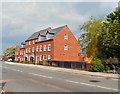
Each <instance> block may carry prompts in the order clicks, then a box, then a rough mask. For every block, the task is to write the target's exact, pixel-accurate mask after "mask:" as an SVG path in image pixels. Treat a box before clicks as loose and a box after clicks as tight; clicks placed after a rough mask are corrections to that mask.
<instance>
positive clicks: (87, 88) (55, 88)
mask: <svg viewBox="0 0 120 94" xmlns="http://www.w3.org/2000/svg"><path fill="white" fill-rule="evenodd" d="M1 68H2V81H6V85H5V87H4V90H5V91H7V92H118V80H117V79H105V78H102V77H92V76H87V75H80V74H73V73H72V72H71V73H65V72H58V71H56V70H52V69H51V70H48V69H43V68H35V67H28V66H18V65H11V64H6V63H3V64H2V66H0V70H1Z"/></svg>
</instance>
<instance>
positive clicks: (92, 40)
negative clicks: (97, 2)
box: [78, 17, 103, 57]
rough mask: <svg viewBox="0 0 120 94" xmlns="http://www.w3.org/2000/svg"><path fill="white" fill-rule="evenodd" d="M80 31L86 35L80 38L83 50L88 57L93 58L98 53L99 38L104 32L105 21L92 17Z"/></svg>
mask: <svg viewBox="0 0 120 94" xmlns="http://www.w3.org/2000/svg"><path fill="white" fill-rule="evenodd" d="M80 30H83V31H84V33H83V34H82V35H81V36H80V37H79V39H78V41H79V42H80V44H81V47H83V48H82V49H83V50H84V49H85V50H86V53H87V56H88V57H93V56H94V55H95V54H96V52H97V42H98V36H99V34H100V33H101V32H102V31H103V19H95V18H93V17H91V19H90V20H89V21H87V22H86V23H84V24H83V25H82V26H81V28H80Z"/></svg>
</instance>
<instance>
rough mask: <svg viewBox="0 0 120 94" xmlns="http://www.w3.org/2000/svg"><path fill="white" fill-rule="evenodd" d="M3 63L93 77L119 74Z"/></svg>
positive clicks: (118, 76)
mask: <svg viewBox="0 0 120 94" xmlns="http://www.w3.org/2000/svg"><path fill="white" fill-rule="evenodd" d="M5 63H7V64H14V65H18V66H28V67H36V68H43V69H47V70H55V71H58V72H66V73H74V74H81V75H87V76H95V77H105V78H107V79H120V75H118V74H112V73H101V72H89V71H84V70H76V69H68V68H60V67H53V66H44V65H33V64H23V63H14V62H5Z"/></svg>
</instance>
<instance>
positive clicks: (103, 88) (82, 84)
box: [66, 80, 119, 91]
mask: <svg viewBox="0 0 120 94" xmlns="http://www.w3.org/2000/svg"><path fill="white" fill-rule="evenodd" d="M66 81H67V82H70V83H75V84H81V85H87V86H92V87H98V88H102V89H108V90H113V91H119V90H118V89H114V88H108V87H104V86H98V85H91V84H87V83H80V82H76V81H71V80H66Z"/></svg>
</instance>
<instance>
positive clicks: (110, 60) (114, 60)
mask: <svg viewBox="0 0 120 94" xmlns="http://www.w3.org/2000/svg"><path fill="white" fill-rule="evenodd" d="M110 62H116V63H118V62H119V60H118V58H115V57H114V58H108V59H107V60H106V63H107V64H109V63H110Z"/></svg>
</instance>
